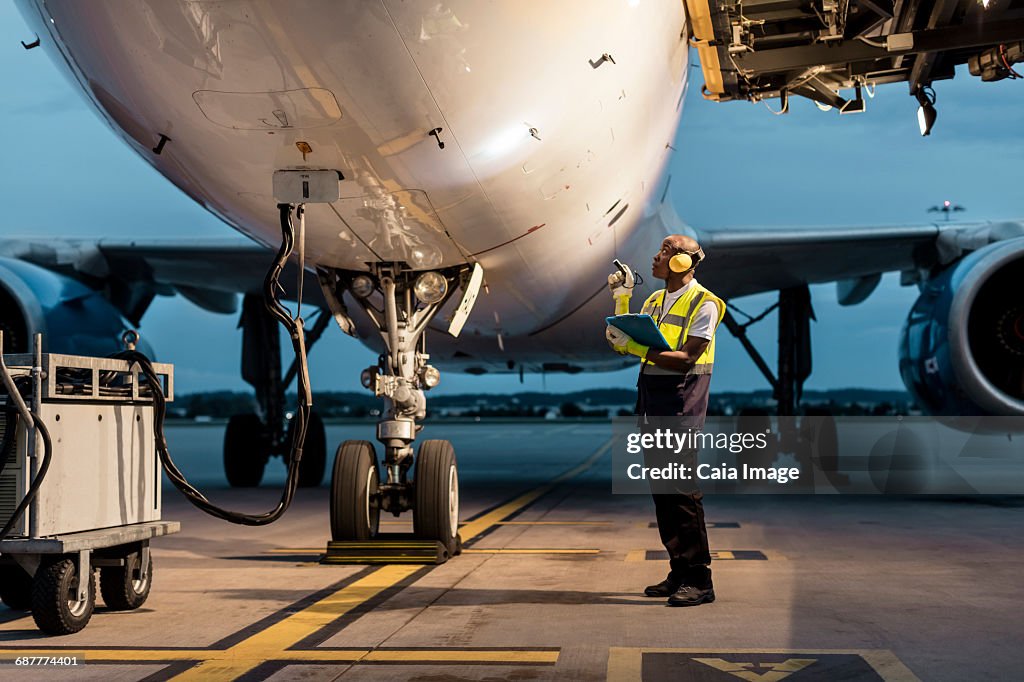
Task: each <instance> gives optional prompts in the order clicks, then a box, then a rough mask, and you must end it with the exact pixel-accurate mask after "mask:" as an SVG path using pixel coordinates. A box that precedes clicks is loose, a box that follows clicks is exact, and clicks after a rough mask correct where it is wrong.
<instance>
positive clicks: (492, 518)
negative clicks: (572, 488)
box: [459, 439, 612, 542]
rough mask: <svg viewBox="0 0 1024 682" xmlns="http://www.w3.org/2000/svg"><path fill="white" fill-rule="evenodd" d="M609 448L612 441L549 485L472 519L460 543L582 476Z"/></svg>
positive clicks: (462, 528) (462, 532)
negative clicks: (563, 483) (559, 486)
mask: <svg viewBox="0 0 1024 682" xmlns="http://www.w3.org/2000/svg"><path fill="white" fill-rule="evenodd" d="M611 447H612V440H611V439H609V440H608V442H607V443H605V444H604V445H602V446H601V447H600V448H598V450H597V452H595V453H594V454H593V455H591V456H590V457H588V458H587V459H586V460H585V461H583V462H581V463H580V464H579V465H577V466H575V467H573V468H572V469H570V470H569V471H566V472H565V473H564V474H562V475H561V476H559V477H558V478H555V479H554V480H552V481H550V482H549V483H545V484H544V485H542V486H540V487H539V488H535V489H533V490H531V491H530V492H528V493H523V494H522V495H520V496H519V497H517V498H516V499H514V500H512V501H511V502H509V503H507V504H503V505H501V506H500V507H498V508H497V509H492V510H491V511H489V512H487V513H486V514H484V515H483V516H481V517H480V518H478V519H474V520H472V521H470V522H468V523H466V524H464V525H463V526H462V527H461V528H460V529H459V532H460V534H461V535H462V541H463V542H467V541H469V539H470V538H474V537H476V536H478V535H482V534H483V533H485V532H486V531H488V530H490V529H491V528H492V527H493V526H495V525H497V524H498V523H500V522H501V521H504V520H505V519H507V518H508V517H509V516H512V514H514V513H516V512H517V511H519V510H520V509H522V508H523V507H525V506H527V505H529V504H531V503H533V502H535V501H536V500H537V499H538V498H540V497H542V496H543V495H546V494H547V493H549V492H550V491H551V490H552V489H553V488H554V487H555V486H557V485H558V484H559V483H561V482H563V481H567V480H569V479H570V478H573V477H575V476H578V475H580V474H582V473H583V472H584V471H586V470H587V469H589V468H590V467H592V466H594V464H596V463H597V460H599V459H601V457H602V456H603V455H604V454H605V453H606V452H608V451H609V450H610V449H611Z"/></svg>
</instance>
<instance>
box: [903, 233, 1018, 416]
mask: <svg viewBox="0 0 1024 682" xmlns="http://www.w3.org/2000/svg"><path fill="white" fill-rule="evenodd" d="M1022 284H1024V238H1015V239H1008V240H1005V241H999V242H995V243H993V244H989V245H988V246H985V247H983V248H981V249H978V250H977V251H974V252H972V253H970V254H969V255H967V256H966V257H964V258H963V259H961V260H959V261H958V262H957V263H955V264H954V265H952V266H950V267H948V268H947V269H946V270H944V271H943V272H941V273H940V274H939V275H937V276H936V277H934V278H932V279H931V280H929V281H928V283H927V284H926V285H925V286H924V288H923V290H922V292H921V296H920V298H918V299H917V302H916V303H914V307H913V308H912V309H911V311H910V315H909V316H908V317H907V321H906V323H905V324H904V325H903V332H902V334H901V335H900V374H901V375H902V377H903V382H904V384H906V386H907V389H908V390H909V391H910V393H911V394H912V395H913V396H914V397H915V398H916V399H917V401H918V404H919V405H921V406H922V408H923V409H924V410H925V411H927V412H929V413H930V414H934V415H954V416H955V415H964V416H974V415H997V416H1024V287H1022Z"/></svg>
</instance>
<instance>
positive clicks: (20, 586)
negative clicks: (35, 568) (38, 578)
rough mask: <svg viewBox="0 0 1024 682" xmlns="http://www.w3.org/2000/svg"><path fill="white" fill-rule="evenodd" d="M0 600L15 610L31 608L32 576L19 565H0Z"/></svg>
mask: <svg viewBox="0 0 1024 682" xmlns="http://www.w3.org/2000/svg"><path fill="white" fill-rule="evenodd" d="M0 601H2V602H3V603H4V604H6V605H7V608H10V609H13V610H15V611H28V610H29V609H30V608H32V576H30V575H29V574H28V573H26V572H25V571H24V569H22V567H21V566H18V565H17V564H10V565H5V566H0Z"/></svg>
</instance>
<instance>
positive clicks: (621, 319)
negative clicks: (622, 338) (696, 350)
mask: <svg viewBox="0 0 1024 682" xmlns="http://www.w3.org/2000/svg"><path fill="white" fill-rule="evenodd" d="M604 321H605V322H607V323H608V324H610V325H611V326H613V327H615V328H616V329H619V330H620V331H624V332H625V333H627V334H629V335H630V336H631V337H633V340H634V341H636V342H637V343H639V344H641V345H643V346H649V347H650V348H654V349H657V350H672V347H671V346H670V345H668V341H666V340H665V337H664V336H662V334H661V330H659V329H658V325H657V324H655V323H654V318H653V317H651V316H650V315H637V314H630V315H613V316H612V317H606V318H604Z"/></svg>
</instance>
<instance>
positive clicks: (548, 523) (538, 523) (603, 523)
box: [494, 521, 612, 526]
mask: <svg viewBox="0 0 1024 682" xmlns="http://www.w3.org/2000/svg"><path fill="white" fill-rule="evenodd" d="M494 525H496V526H610V525H612V522H611V521H498V522H497V523H496V524H494Z"/></svg>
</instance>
